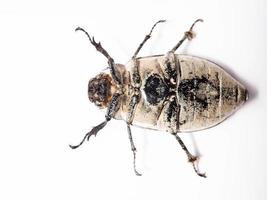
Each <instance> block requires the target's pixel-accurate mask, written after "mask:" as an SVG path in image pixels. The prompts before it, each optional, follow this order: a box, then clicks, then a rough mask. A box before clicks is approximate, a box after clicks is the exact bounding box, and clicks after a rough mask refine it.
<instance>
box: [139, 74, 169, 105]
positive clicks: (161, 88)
mask: <svg viewBox="0 0 267 200" xmlns="http://www.w3.org/2000/svg"><path fill="white" fill-rule="evenodd" d="M144 91H145V94H146V98H147V101H148V102H149V103H150V104H152V105H157V104H158V103H159V102H160V101H162V100H164V98H165V97H166V96H167V94H168V92H169V89H168V86H167V85H166V83H165V82H164V81H163V79H162V78H161V77H160V76H159V75H156V74H153V75H151V76H149V77H148V78H147V79H146V83H145V88H144Z"/></svg>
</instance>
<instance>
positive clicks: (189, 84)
mask: <svg viewBox="0 0 267 200" xmlns="http://www.w3.org/2000/svg"><path fill="white" fill-rule="evenodd" d="M211 91H215V92H216V95H214V96H213V97H212V99H210V98H211V97H209V99H208V95H207V94H208V93H209V92H211ZM178 93H179V96H180V98H181V99H182V100H183V101H185V102H188V101H190V102H188V103H194V102H195V103H196V104H197V105H198V106H197V108H202V109H207V107H208V105H209V101H210V100H216V99H219V88H218V87H216V86H214V84H213V83H212V82H211V81H210V80H208V79H207V78H206V77H204V76H202V77H194V78H192V79H184V80H182V81H181V82H180V84H179V87H178Z"/></svg>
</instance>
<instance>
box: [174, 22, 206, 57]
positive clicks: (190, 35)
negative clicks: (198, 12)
mask: <svg viewBox="0 0 267 200" xmlns="http://www.w3.org/2000/svg"><path fill="white" fill-rule="evenodd" d="M197 22H203V20H202V19H197V20H196V21H195V22H194V23H193V24H192V26H191V27H190V29H189V31H186V32H185V33H184V36H183V38H182V39H181V40H180V41H179V42H178V43H177V44H176V45H175V46H174V47H173V48H172V50H171V52H175V51H176V50H177V49H178V48H179V47H180V46H181V44H183V42H184V41H185V40H186V39H188V40H192V39H193V38H194V37H195V35H196V34H195V33H194V31H193V28H194V26H195V24H196V23H197Z"/></svg>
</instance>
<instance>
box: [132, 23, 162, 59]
mask: <svg viewBox="0 0 267 200" xmlns="http://www.w3.org/2000/svg"><path fill="white" fill-rule="evenodd" d="M162 22H166V20H159V21H157V22H156V23H155V24H154V25H153V26H152V28H151V30H150V32H149V34H148V35H146V36H145V38H144V40H143V41H142V43H141V44H140V45H139V46H138V48H137V49H136V51H135V53H134V55H133V57H132V58H136V56H137V54H138V53H139V51H140V50H141V49H142V47H143V46H144V44H145V43H146V41H147V40H148V39H149V38H150V37H151V34H152V32H153V30H154V28H155V26H156V25H157V24H158V23H162Z"/></svg>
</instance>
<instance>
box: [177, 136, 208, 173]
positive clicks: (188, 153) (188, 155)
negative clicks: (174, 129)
mask: <svg viewBox="0 0 267 200" xmlns="http://www.w3.org/2000/svg"><path fill="white" fill-rule="evenodd" d="M174 136H175V138H176V140H177V141H178V142H179V144H180V145H181V147H182V149H183V150H184V151H185V153H186V155H187V157H188V161H189V162H190V163H192V165H193V168H194V171H195V172H196V173H197V175H199V176H201V177H204V178H206V177H207V176H206V174H205V173H200V172H199V170H198V167H197V166H196V164H195V162H196V161H197V159H198V157H197V156H193V155H192V154H191V153H190V152H189V151H188V149H187V147H186V146H185V144H184V142H183V141H182V139H181V138H180V137H179V136H178V135H177V134H174Z"/></svg>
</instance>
